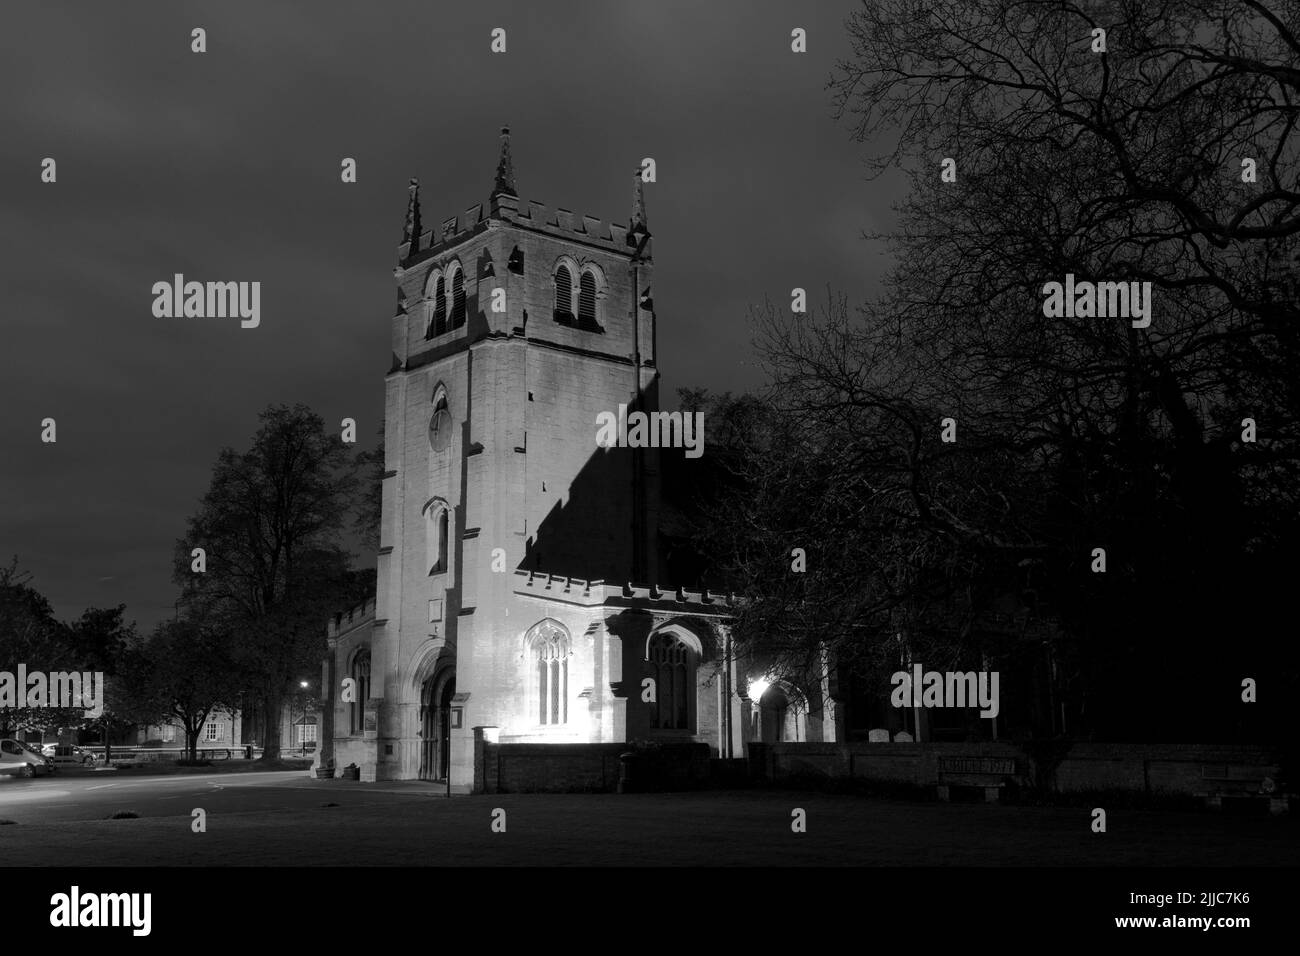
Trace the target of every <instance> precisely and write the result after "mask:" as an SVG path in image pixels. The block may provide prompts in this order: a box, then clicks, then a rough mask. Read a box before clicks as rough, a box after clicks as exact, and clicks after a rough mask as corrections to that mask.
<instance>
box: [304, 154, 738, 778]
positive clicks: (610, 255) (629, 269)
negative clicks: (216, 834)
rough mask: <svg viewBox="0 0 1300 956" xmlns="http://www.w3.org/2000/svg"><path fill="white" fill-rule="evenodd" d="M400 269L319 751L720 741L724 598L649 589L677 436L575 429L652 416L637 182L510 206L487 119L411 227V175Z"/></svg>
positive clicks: (370, 772)
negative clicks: (473, 201)
mask: <svg viewBox="0 0 1300 956" xmlns="http://www.w3.org/2000/svg"><path fill="white" fill-rule="evenodd" d="M398 261H399V265H398V267H397V269H396V270H395V277H396V281H397V287H398V308H397V313H396V315H394V316H393V319H392V353H393V356H392V365H391V368H390V369H389V372H388V375H387V379H386V402H385V422H386V426H385V452H386V461H385V472H384V481H383V518H382V529H381V537H380V551H379V560H378V585H377V593H376V596H375V601H374V602H373V605H372V604H370V603H367V604H366V605H364V606H363V607H361V608H357V609H355V610H354V611H352V612H350V613H349V614H347V615H339V616H337V617H336V618H335V620H334V621H333V623H332V624H331V626H330V637H329V641H330V648H331V653H330V657H329V659H328V660H327V661H326V663H325V678H324V686H326V687H329V688H340V687H342V686H343V685H344V682H348V683H349V685H350V688H351V693H350V694H348V693H347V691H343V692H341V693H339V694H335V695H333V696H332V698H331V699H332V705H331V706H327V707H326V708H325V710H326V714H325V716H324V719H323V724H324V726H323V728H322V731H323V732H322V738H323V745H322V759H328V757H329V756H333V757H334V759H335V761H336V763H337V765H338V766H340V767H341V766H344V765H346V764H349V763H356V764H357V765H358V766H359V767H360V768H361V774H362V778H363V779H381V780H382V779H416V778H421V779H429V780H435V779H445V778H446V775H447V773H448V772H450V774H451V782H452V786H453V789H456V790H459V791H466V790H468V789H470V786H471V784H472V781H473V753H474V732H475V728H480V730H479V733H480V736H485V737H486V739H491V740H499V741H500V742H501V743H512V742H513V743H601V742H617V741H626V740H630V739H636V738H645V737H655V736H662V737H664V738H665V739H672V740H677V741H696V742H707V743H709V744H710V746H711V749H712V752H713V753H714V754H715V755H716V754H719V753H729V752H731V750H732V749H733V747H735V746H736V745H737V744H739V743H740V742H743V740H744V739H745V736H744V730H743V727H744V724H745V715H744V713H743V708H742V704H743V697H742V696H740V694H741V692H742V691H743V690H744V688H743V687H736V686H735V683H736V681H735V678H736V675H735V674H733V673H731V671H734V668H728V669H727V671H728V672H727V674H725V675H723V676H724V679H721V680H709V677H711V676H715V677H716V676H718V675H719V674H720V673H721V669H722V667H723V665H722V661H723V658H724V656H725V653H724V645H725V626H724V624H723V622H724V621H725V617H726V611H727V606H726V604H727V602H726V601H725V600H723V599H722V598H721V597H720V596H711V595H709V594H708V592H686V591H683V590H676V591H670V590H668V589H666V588H661V587H660V582H661V578H660V571H661V565H660V560H659V553H658V551H659V548H658V546H657V544H658V542H657V538H658V534H657V527H656V525H657V521H656V518H657V507H658V506H657V502H658V500H659V495H658V474H659V459H658V456H659V455H668V454H675V455H681V454H682V450H681V449H655V448H645V449H629V448H605V447H600V446H599V445H598V444H597V441H596V436H597V416H598V415H599V414H601V413H602V412H609V413H617V411H618V409H619V406H620V405H625V406H627V407H628V408H629V409H638V408H639V409H642V410H646V411H654V410H657V409H658V392H657V388H658V377H659V375H658V371H657V367H656V352H655V321H656V320H655V313H654V308H653V302H652V291H651V290H652V274H653V256H652V250H651V243H650V233H649V230H648V227H647V222H646V211H645V203H644V197H643V187H642V183H641V176H640V175H639V172H638V174H637V175H636V176H635V182H634V189H633V206H632V212H631V217H630V220H629V222H628V225H627V226H626V227H624V226H622V225H620V224H617V223H611V222H603V221H601V220H599V219H595V218H592V217H590V216H582V215H576V214H574V213H572V212H570V211H569V210H567V209H561V208H554V209H552V208H548V207H546V206H543V205H541V204H540V203H534V202H528V203H524V202H521V201H520V199H519V196H518V193H517V191H516V187H515V174H514V166H513V160H512V157H511V150H510V139H509V130H508V129H502V131H501V152H500V159H499V162H498V164H497V170H496V180H495V184H494V186H493V189H492V192H491V194H490V196H489V197H488V202H487V204H486V205H483V204H478V205H475V206H472V207H470V208H469V209H467V210H466V211H465V212H464V213H463V214H462V215H460V216H453V217H451V218H449V219H445V220H443V221H442V222H441V223H440V224H438V225H437V226H436V227H435V228H427V227H425V226H424V224H423V222H422V217H421V206H420V194H419V185H418V183H417V181H415V180H412V181H411V185H410V197H409V205H408V209H407V215H406V227H405V232H404V236H403V241H402V244H401V245H400V246H399V248H398ZM646 676H650V677H652V678H653V679H654V680H655V681H656V682H657V686H658V694H657V700H656V701H654V702H652V703H647V702H645V701H643V700H642V695H641V688H642V680H643V679H644V677H646ZM349 679H350V681H349ZM740 680H741V681H742V682H743V678H741V679H740ZM348 697H350V698H351V699H346V698H348ZM724 701H728V702H729V703H730V706H728V705H727V704H726V703H724ZM331 724H332V725H333V726H332V727H331V726H330V725H331ZM736 755H737V756H740V755H741V754H740V752H737V753H736Z"/></svg>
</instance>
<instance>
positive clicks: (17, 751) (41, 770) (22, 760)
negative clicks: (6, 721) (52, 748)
mask: <svg viewBox="0 0 1300 956" xmlns="http://www.w3.org/2000/svg"><path fill="white" fill-rule="evenodd" d="M53 772H54V761H53V760H52V759H50V758H49V757H46V756H44V755H42V754H39V753H37V752H36V751H35V750H33V749H31V748H30V747H28V746H26V745H25V744H23V743H21V742H20V741H17V740H10V739H5V740H0V774H3V773H7V774H13V775H15V776H19V777H36V776H41V775H44V774H49V773H53Z"/></svg>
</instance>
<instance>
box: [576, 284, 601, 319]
mask: <svg viewBox="0 0 1300 956" xmlns="http://www.w3.org/2000/svg"><path fill="white" fill-rule="evenodd" d="M578 324H579V325H581V326H582V327H583V328H588V329H591V328H598V327H599V326H598V325H597V323H596V277H595V275H593V274H592V272H591V270H590V269H584V270H583V272H582V278H581V279H580V280H579V283H578Z"/></svg>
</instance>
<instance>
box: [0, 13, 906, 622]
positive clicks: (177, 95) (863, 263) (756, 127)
mask: <svg viewBox="0 0 1300 956" xmlns="http://www.w3.org/2000/svg"><path fill="white" fill-rule="evenodd" d="M852 5H853V4H852V3H851V2H850V0H820V2H817V3H814V4H809V3H798V2H790V0H786V2H753V0H745V2H733V0H727V2H718V0H709V2H707V3H701V2H699V0H683V2H654V3H649V2H645V0H640V2H608V0H606V2H592V3H571V2H545V3H539V2H536V0H531V2H524V3H512V4H496V3H487V2H473V3H446V2H430V0H424V2H409V3H406V2H403V3H397V2H387V0H385V2H376V3H335V2H319V0H313V2H311V3H278V2H222V3H220V4H217V3H173V2H168V3H162V2H147V3H146V2H131V3H112V4H106V3H91V2H78V3H59V2H50V3H44V4H40V5H37V4H22V5H17V4H10V5H7V6H6V9H5V12H4V17H3V26H2V27H0V89H2V90H3V91H4V93H3V95H0V130H3V135H0V176H2V179H0V182H2V184H3V185H2V187H0V223H2V224H3V225H2V227H0V289H2V290H3V292H2V294H3V315H2V316H0V398H2V399H3V403H2V404H0V560H3V561H4V563H6V564H7V563H8V561H9V558H10V557H11V556H12V555H15V554H16V555H17V556H18V558H19V562H20V565H21V566H22V567H23V568H25V569H27V570H29V571H31V572H33V574H34V581H33V584H34V585H35V586H36V587H37V588H38V589H39V590H40V591H42V592H43V593H44V594H45V595H46V596H47V597H48V598H49V599H50V601H51V602H52V603H53V605H54V607H55V611H56V613H57V614H58V616H60V617H61V618H65V619H69V618H74V617H77V616H79V615H80V613H81V611H82V610H83V609H84V608H86V607H87V606H111V605H116V604H118V603H125V604H126V605H127V615H128V617H129V618H133V619H135V620H136V621H138V622H139V624H140V625H141V626H142V627H146V628H147V627H151V626H152V625H153V624H154V623H155V622H156V621H158V620H159V619H161V618H162V617H165V616H169V615H170V614H171V613H172V603H171V602H172V601H173V600H175V597H176V593H177V592H176V588H175V587H174V586H173V584H172V583H171V557H172V546H173V543H174V541H175V540H176V539H177V538H179V537H180V536H181V535H182V534H183V533H184V529H185V520H186V518H187V517H188V516H189V515H190V514H191V513H192V512H193V511H194V510H195V508H196V505H197V501H198V499H199V497H200V496H201V495H202V493H203V492H204V491H205V490H206V488H207V485H208V480H209V476H210V469H211V466H212V463H213V461H214V460H215V457H216V455H217V452H218V450H219V449H220V448H221V447H222V446H224V445H231V446H234V447H236V448H239V449H243V448H246V447H247V445H248V443H249V441H250V440H251V438H252V435H253V433H254V432H255V430H256V425H257V414H258V412H259V411H260V410H262V409H263V408H264V407H266V406H267V405H268V404H269V403H278V402H284V403H294V402H303V403H305V404H307V405H310V406H311V407H312V408H314V409H315V410H316V411H318V412H319V413H320V414H321V415H322V416H323V417H324V419H325V420H326V422H327V423H328V424H330V425H331V426H337V423H338V422H339V421H340V420H341V419H342V418H344V417H347V416H350V417H353V418H355V419H357V421H358V423H359V428H358V434H359V437H360V438H361V442H362V447H368V446H369V445H372V444H373V442H374V436H375V434H376V429H377V428H378V424H379V418H380V414H381V412H382V408H383V395H384V383H383V378H384V374H385V372H386V371H387V369H388V366H389V362H390V358H391V355H390V352H391V350H390V343H389V320H390V317H391V316H392V314H393V311H394V304H395V297H396V294H395V291H394V282H393V275H392V270H393V267H394V265H395V264H396V249H397V244H398V242H399V241H400V238H401V231H402V222H403V218H404V215H405V204H406V187H407V180H408V179H409V178H410V177H411V176H418V177H419V179H420V182H421V197H422V200H423V221H424V228H425V229H426V230H427V229H429V228H431V227H436V226H437V225H438V224H440V223H441V222H442V221H443V220H444V219H447V218H450V217H451V216H453V215H460V214H463V213H464V211H465V209H467V208H468V207H470V206H472V205H474V204H475V203H478V202H486V201H487V198H488V193H489V192H490V190H491V187H492V181H493V174H494V171H495V166H496V160H497V149H498V142H499V128H500V127H501V126H502V125H509V126H510V127H511V131H512V138H511V140H512V152H513V156H514V163H515V173H516V181H517V184H518V188H519V193H520V197H521V200H523V201H527V200H530V199H532V200H537V201H540V202H544V203H547V204H548V205H550V206H552V207H554V206H560V207H564V208H567V209H570V210H573V211H574V212H575V213H578V214H583V213H585V214H588V215H592V216H597V217H600V218H602V219H605V220H607V221H608V220H613V221H616V222H620V223H624V224H626V222H627V220H628V217H629V214H630V211H631V200H632V174H633V171H634V170H635V169H636V168H637V166H638V165H639V163H640V161H641V159H642V158H643V157H645V156H652V157H654V159H655V161H656V164H657V174H658V181H657V182H656V183H653V184H648V185H647V187H646V206H647V212H648V218H649V226H650V229H651V231H652V233H653V234H654V237H655V242H654V253H655V279H654V302H655V310H656V313H657V315H658V321H659V329H658V341H659V353H660V363H659V365H660V369H661V371H662V374H663V381H662V394H663V395H664V396H665V399H666V401H665V404H669V405H671V404H672V402H673V401H675V398H674V394H675V389H676V388H678V387H680V386H687V385H691V386H704V387H708V388H710V389H712V390H715V391H725V390H733V391H742V390H745V389H752V388H757V387H760V386H761V385H762V375H761V372H760V371H759V370H758V369H757V368H756V367H755V366H754V364H753V357H752V353H751V351H750V347H749V338H750V333H749V329H748V325H747V321H746V313H747V309H748V307H749V306H750V305H758V304H761V303H762V301H763V299H764V297H770V298H772V299H773V300H774V301H776V302H779V303H785V304H788V302H789V295H790V289H791V287H793V286H803V287H805V288H806V289H807V290H808V292H809V295H810V300H811V302H812V303H816V302H817V301H818V300H820V299H821V298H822V297H823V296H824V293H825V289H826V288H827V286H828V285H829V286H831V287H833V288H834V289H835V290H836V291H838V292H844V293H847V294H848V296H849V298H850V301H851V302H861V301H863V300H864V299H866V298H867V297H869V296H871V295H873V294H874V293H875V291H876V286H877V283H878V280H879V277H880V275H881V273H882V271H883V270H884V269H885V268H887V265H888V260H887V258H886V254H885V252H884V250H883V249H882V248H881V247H879V246H877V245H875V244H872V243H869V242H867V241H865V240H864V239H862V238H861V233H862V231H863V230H872V229H880V228H886V227H887V226H888V225H889V223H890V205H891V203H892V202H893V201H894V200H895V199H897V198H898V197H897V195H896V194H894V192H893V191H896V190H897V189H898V188H899V185H898V184H899V182H900V179H898V178H893V179H885V180H877V181H875V182H868V181H867V180H866V178H865V175H864V170H863V167H862V165H861V160H862V158H863V155H864V147H862V146H861V145H859V144H855V143H852V142H851V141H850V140H849V136H848V130H847V127H846V126H845V125H842V124H839V125H837V124H836V123H835V122H834V120H833V119H832V116H831V103H830V96H829V93H828V92H827V90H826V88H825V87H826V82H827V79H828V78H829V76H830V73H831V70H832V69H833V66H834V63H835V61H836V60H837V59H839V58H841V57H844V56H846V55H847V54H848V44H847V40H846V39H845V36H844V30H843V22H844V19H845V17H846V15H847V14H848V12H849V11H850V10H851V9H852ZM196 26H202V27H204V28H205V29H206V30H207V44H208V49H207V52H206V53H203V54H195V53H192V52H191V50H190V43H191V39H190V31H191V30H192V29H193V28H194V27H196ZM494 27H502V28H504V29H505V30H506V31H507V52H506V53H504V54H493V53H491V52H490V50H489V42H490V32H491V30H492V29H493V28H494ZM794 27H803V28H804V29H806V30H807V32H808V52H807V53H806V54H804V55H798V54H794V53H792V52H791V50H790V31H791V30H792V29H793V28H794ZM47 156H48V157H53V158H54V159H55V160H56V161H57V164H58V167H57V169H58V181H57V183H55V184H52V185H51V184H44V183H42V182H41V181H40V171H41V161H42V159H43V158H45V157H47ZM344 157H353V158H355V159H356V160H357V164H358V182H357V183H356V184H351V185H345V184H343V183H342V182H340V178H339V172H340V162H341V160H342V159H343V158H344ZM177 272H179V273H183V274H184V275H185V277H186V278H187V279H197V280H199V281H210V280H211V281H253V280H257V281H260V282H261V284H262V290H261V297H262V298H261V325H260V327H258V328H256V329H241V328H240V324H239V320H238V319H237V318H231V319H218V318H203V319H194V318H191V319H184V318H171V319H160V318H155V317H154V315H153V314H152V310H151V307H152V303H153V296H152V294H151V292H150V289H151V287H152V285H153V284H154V283H155V282H158V281H170V280H171V278H172V276H173V274H174V273H177ZM46 417H52V418H54V419H56V420H57V423H58V425H57V428H58V441H57V443H56V444H43V443H42V442H41V440H40V431H41V429H40V422H41V420H42V419H43V418H46ZM358 563H361V564H373V556H372V555H362V556H358Z"/></svg>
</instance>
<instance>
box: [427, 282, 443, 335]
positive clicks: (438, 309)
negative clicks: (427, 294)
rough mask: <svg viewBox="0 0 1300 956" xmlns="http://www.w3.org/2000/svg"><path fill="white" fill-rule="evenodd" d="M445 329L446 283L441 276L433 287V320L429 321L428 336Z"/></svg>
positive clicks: (437, 333) (440, 333)
mask: <svg viewBox="0 0 1300 956" xmlns="http://www.w3.org/2000/svg"><path fill="white" fill-rule="evenodd" d="M446 331H447V285H446V283H445V282H444V281H443V278H442V276H438V282H437V284H436V285H434V287H433V320H432V321H431V322H430V323H429V338H432V337H433V336H435V335H442V333H444V332H446Z"/></svg>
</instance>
